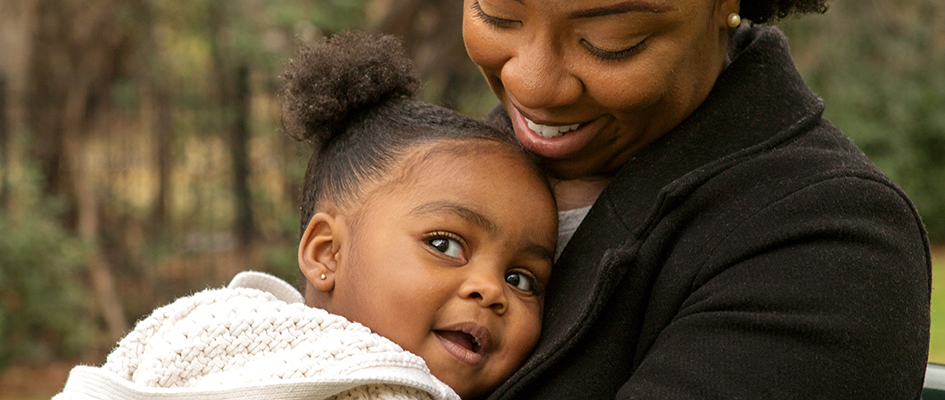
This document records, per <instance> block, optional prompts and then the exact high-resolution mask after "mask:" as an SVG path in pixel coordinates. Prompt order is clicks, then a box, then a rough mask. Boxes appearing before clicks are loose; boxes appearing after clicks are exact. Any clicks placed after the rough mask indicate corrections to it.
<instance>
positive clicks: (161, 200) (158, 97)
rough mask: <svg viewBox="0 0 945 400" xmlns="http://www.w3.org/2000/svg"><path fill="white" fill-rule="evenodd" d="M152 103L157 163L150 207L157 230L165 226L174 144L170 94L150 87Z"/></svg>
mask: <svg viewBox="0 0 945 400" xmlns="http://www.w3.org/2000/svg"><path fill="white" fill-rule="evenodd" d="M152 94H153V95H152V102H153V105H154V149H155V152H154V162H155V164H157V175H158V179H157V194H156V195H155V196H154V205H153V206H152V208H151V222H152V225H153V226H154V227H155V228H157V230H158V231H163V230H165V229H166V228H167V217H168V210H167V208H168V205H167V201H168V198H169V197H170V193H169V192H170V189H171V157H172V154H171V147H172V146H173V144H174V117H173V114H172V109H171V107H172V104H171V98H170V95H169V94H168V93H167V91H165V90H164V89H162V88H158V87H154V88H153V89H152Z"/></svg>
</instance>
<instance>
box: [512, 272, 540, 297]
mask: <svg viewBox="0 0 945 400" xmlns="http://www.w3.org/2000/svg"><path fill="white" fill-rule="evenodd" d="M505 283H508V284H509V285H512V286H514V287H515V288H516V289H518V290H523V291H526V292H530V293H538V285H537V284H536V283H535V279H534V278H532V277H530V276H528V275H526V274H525V273H522V272H516V271H511V272H506V273H505Z"/></svg>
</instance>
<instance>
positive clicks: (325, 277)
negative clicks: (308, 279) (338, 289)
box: [319, 274, 328, 280]
mask: <svg viewBox="0 0 945 400" xmlns="http://www.w3.org/2000/svg"><path fill="white" fill-rule="evenodd" d="M319 278H321V279H322V280H325V279H328V277H327V276H325V274H321V276H319Z"/></svg>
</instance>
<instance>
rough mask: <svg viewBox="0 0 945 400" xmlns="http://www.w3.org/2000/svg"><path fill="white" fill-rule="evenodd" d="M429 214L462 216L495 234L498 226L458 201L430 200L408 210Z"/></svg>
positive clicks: (418, 213)
mask: <svg viewBox="0 0 945 400" xmlns="http://www.w3.org/2000/svg"><path fill="white" fill-rule="evenodd" d="M429 214H452V215H455V216H457V217H460V218H462V219H463V220H465V221H466V222H469V223H470V224H473V225H476V226H478V227H479V228H482V229H483V230H485V231H486V232H488V233H489V234H491V235H495V234H496V233H498V231H499V228H498V227H497V226H496V224H495V222H492V220H491V219H489V218H488V217H486V216H485V215H482V214H481V213H479V212H477V211H475V210H472V209H470V208H469V207H466V206H464V205H462V204H459V203H454V202H450V201H432V202H429V203H423V204H421V205H419V206H417V207H414V209H413V210H411V211H410V215H429Z"/></svg>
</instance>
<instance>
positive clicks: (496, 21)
mask: <svg viewBox="0 0 945 400" xmlns="http://www.w3.org/2000/svg"><path fill="white" fill-rule="evenodd" d="M472 8H473V13H474V15H475V16H476V18H479V20H481V21H482V22H485V23H486V24H488V25H491V26H492V27H493V28H496V29H499V28H511V27H514V26H516V25H518V24H520V23H521V22H519V21H515V20H512V19H505V18H499V17H493V16H491V15H489V14H486V12H485V11H482V7H481V6H480V5H479V2H478V1H474V2H473V4H472Z"/></svg>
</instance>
